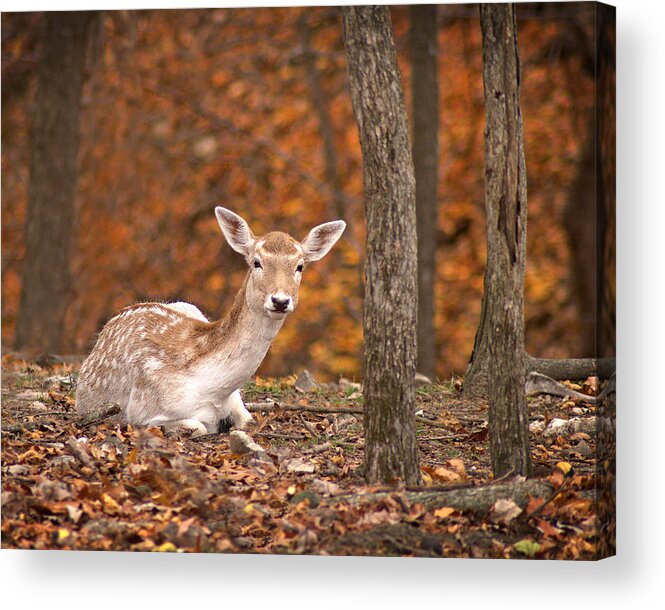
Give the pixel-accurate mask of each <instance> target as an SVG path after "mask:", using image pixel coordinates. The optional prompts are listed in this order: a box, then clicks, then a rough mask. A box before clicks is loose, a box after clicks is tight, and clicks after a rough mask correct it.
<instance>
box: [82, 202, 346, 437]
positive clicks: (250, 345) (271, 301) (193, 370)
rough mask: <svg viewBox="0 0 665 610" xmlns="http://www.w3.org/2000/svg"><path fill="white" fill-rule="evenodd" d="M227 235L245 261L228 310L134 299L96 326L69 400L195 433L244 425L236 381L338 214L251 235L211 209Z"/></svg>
mask: <svg viewBox="0 0 665 610" xmlns="http://www.w3.org/2000/svg"><path fill="white" fill-rule="evenodd" d="M215 215H216V217H217V221H218V222H219V225H220V227H221V229H222V233H223V234H224V237H225V238H226V241H227V242H228V244H229V245H230V246H231V248H233V249H234V250H235V251H236V252H238V253H239V254H242V256H244V257H245V260H246V261H247V264H248V266H249V269H248V271H247V275H246V276H245V280H244V282H243V285H242V287H241V288H240V290H239V291H238V293H237V295H236V297H235V300H234V302H233V306H232V307H231V310H230V311H229V312H228V313H227V314H226V316H224V317H223V318H222V319H220V320H217V321H210V320H208V319H207V318H206V317H205V316H204V315H203V314H202V313H201V311H200V310H199V309H198V308H197V307H195V306H194V305H191V304H190V303H140V304H138V305H132V306H130V307H126V308H125V309H123V310H122V311H121V312H120V313H119V314H118V315H116V316H115V317H114V318H112V319H111V320H109V321H108V322H107V324H106V325H105V326H104V328H103V329H102V331H101V333H100V334H99V337H98V339H97V343H96V344H95V347H94V348H93V349H92V352H91V353H90V355H89V356H88V357H87V358H86V360H85V362H84V363H83V366H82V367H81V372H80V375H79V381H78V391H77V399H76V408H77V411H78V412H79V413H87V412H89V411H90V410H91V409H93V408H94V407H98V406H100V405H102V404H104V403H117V404H118V405H120V408H121V413H120V416H119V417H120V418H121V419H123V420H125V421H127V422H128V423H130V424H133V425H139V426H159V425H161V426H164V428H165V429H166V430H167V431H174V430H181V429H184V430H186V431H190V432H191V435H192V436H199V435H202V434H213V433H217V432H225V431H228V429H229V428H230V427H231V425H232V424H233V425H235V426H236V427H237V428H238V429H242V428H244V427H246V426H247V424H248V423H249V422H250V421H252V416H251V414H250V413H249V412H248V411H247V409H246V408H245V405H244V404H243V402H242V398H241V396H240V389H239V388H240V387H242V385H243V384H244V383H245V382H246V381H247V380H248V379H249V378H250V377H251V376H252V375H254V373H255V372H256V369H257V368H258V367H259V365H260V364H261V362H262V361H263V358H264V357H265V355H266V353H267V351H268V349H269V347H270V345H271V343H272V342H273V340H274V338H275V336H276V335H277V333H278V331H279V329H280V328H281V327H282V324H283V323H284V319H285V318H286V316H287V315H288V314H289V313H291V312H293V311H294V309H295V308H296V305H297V304H298V288H299V286H300V280H301V277H302V272H303V269H304V266H305V265H306V264H307V263H310V262H312V261H316V260H319V259H321V258H323V257H324V256H325V255H326V254H327V253H328V251H329V250H330V249H331V248H332V246H333V245H334V244H335V242H336V241H337V240H338V239H339V238H340V236H341V235H342V233H343V231H344V229H345V227H346V223H345V222H344V221H343V220H336V221H333V222H326V223H324V224H321V225H318V226H316V227H314V228H313V229H312V230H311V231H310V232H309V234H308V235H307V237H306V238H305V239H304V240H303V241H302V242H299V241H297V240H295V239H293V237H291V236H290V235H288V234H286V233H281V232H278V231H273V232H271V233H268V234H266V235H264V236H262V237H256V236H255V235H254V233H252V231H251V229H250V228H249V225H248V224H247V223H246V222H245V221H244V220H243V219H242V218H241V217H240V216H238V215H237V214H235V213H233V212H231V211H230V210H227V209H225V208H222V207H217V208H215Z"/></svg>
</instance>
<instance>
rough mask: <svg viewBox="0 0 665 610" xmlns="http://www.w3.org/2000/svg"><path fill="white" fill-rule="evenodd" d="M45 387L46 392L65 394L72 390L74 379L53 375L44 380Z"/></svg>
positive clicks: (67, 376)
mask: <svg viewBox="0 0 665 610" xmlns="http://www.w3.org/2000/svg"><path fill="white" fill-rule="evenodd" d="M43 386H44V389H46V390H56V391H61V392H64V391H67V390H70V389H71V387H72V378H71V377H70V376H69V375H52V376H51V377H47V378H46V379H44V381H43Z"/></svg>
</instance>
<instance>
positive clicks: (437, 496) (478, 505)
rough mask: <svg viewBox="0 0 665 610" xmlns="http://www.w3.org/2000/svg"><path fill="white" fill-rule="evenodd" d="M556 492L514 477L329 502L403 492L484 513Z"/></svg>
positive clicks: (354, 499)
mask: <svg viewBox="0 0 665 610" xmlns="http://www.w3.org/2000/svg"><path fill="white" fill-rule="evenodd" d="M554 492H555V490H554V488H553V487H552V485H550V484H549V483H548V482H547V481H544V480H541V479H524V478H517V479H513V480H512V481H506V482H496V483H489V484H486V485H474V486H467V487H452V488H449V489H441V488H439V489H427V488H424V489H423V490H422V491H403V492H400V491H398V490H393V491H379V492H374V493H363V492H360V493H357V494H345V495H340V496H335V497H334V498H332V499H331V500H330V501H331V502H333V503H337V502H348V503H349V504H354V505H359V504H366V503H368V504H370V503H376V502H379V501H381V500H382V499H384V498H387V497H390V496H392V495H394V494H396V493H397V494H400V493H401V494H404V496H405V497H406V500H407V501H408V502H410V503H418V504H422V505H424V506H425V508H427V509H428V510H434V509H437V508H441V507H443V506H449V507H451V508H455V509H456V510H459V511H472V512H476V513H486V512H487V511H488V510H489V509H490V508H492V506H494V504H495V502H496V501H497V500H500V499H511V500H513V502H515V504H517V505H518V506H520V507H521V508H524V507H525V506H526V505H527V504H528V502H529V498H530V497H538V498H550V497H551V496H552V494H553V493H554Z"/></svg>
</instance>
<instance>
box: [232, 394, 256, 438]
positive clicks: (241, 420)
mask: <svg viewBox="0 0 665 610" xmlns="http://www.w3.org/2000/svg"><path fill="white" fill-rule="evenodd" d="M225 406H226V410H227V412H228V413H229V414H230V417H231V419H232V420H233V423H234V424H235V427H236V428H237V429H238V430H244V429H245V428H246V427H247V425H248V424H249V423H250V422H252V421H254V418H253V417H252V414H251V413H250V412H249V411H248V410H247V409H245V403H244V402H243V401H242V397H241V396H240V390H236V391H235V392H233V393H232V394H231V396H229V397H228V398H227V399H226V405H225Z"/></svg>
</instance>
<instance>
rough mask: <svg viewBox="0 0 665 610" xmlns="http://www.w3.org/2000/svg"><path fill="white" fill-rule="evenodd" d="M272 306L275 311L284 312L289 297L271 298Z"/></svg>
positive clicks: (288, 302)
mask: <svg viewBox="0 0 665 610" xmlns="http://www.w3.org/2000/svg"><path fill="white" fill-rule="evenodd" d="M270 300H271V301H272V306H273V307H274V308H275V311H286V310H287V308H288V306H289V304H290V303H291V299H290V298H289V297H284V298H282V297H271V298H270Z"/></svg>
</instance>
